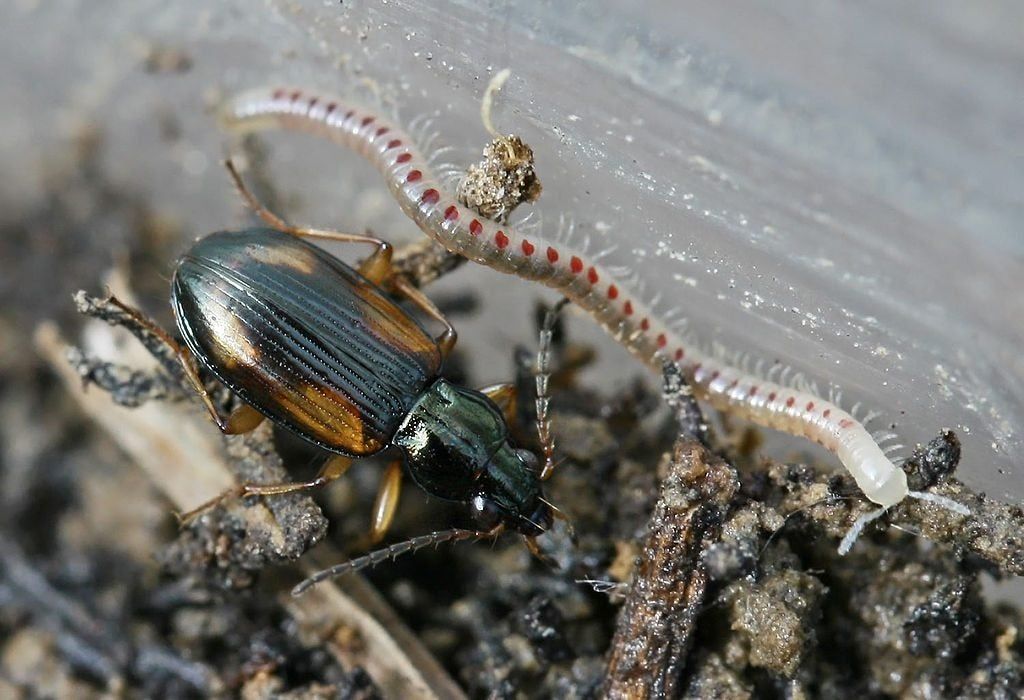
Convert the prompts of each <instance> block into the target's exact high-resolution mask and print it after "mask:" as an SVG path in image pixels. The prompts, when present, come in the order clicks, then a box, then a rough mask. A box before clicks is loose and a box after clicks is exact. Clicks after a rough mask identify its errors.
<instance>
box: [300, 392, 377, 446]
mask: <svg viewBox="0 0 1024 700" xmlns="http://www.w3.org/2000/svg"><path fill="white" fill-rule="evenodd" d="M301 395H302V397H303V400H302V401H301V402H297V403H300V406H298V407H299V408H301V409H305V412H303V411H301V410H300V411H296V412H295V414H294V419H295V421H296V423H299V424H300V425H301V426H302V429H303V431H304V432H306V433H308V434H309V435H312V436H313V437H315V438H316V439H317V440H319V441H320V442H322V443H324V444H326V445H331V446H334V447H338V448H341V449H343V450H345V451H346V452H352V453H354V454H371V453H373V452H378V451H380V449H381V447H383V445H381V443H380V441H379V440H378V439H377V438H375V437H373V436H370V435H367V434H366V423H365V422H364V421H363V418H362V414H361V413H360V412H359V410H358V409H357V408H356V406H355V405H354V404H353V403H352V400H351V399H349V397H347V396H345V395H344V394H342V393H340V392H337V391H328V390H324V389H323V388H320V387H316V386H313V385H312V384H305V385H303V386H302V388H301ZM308 414H312V415H308Z"/></svg>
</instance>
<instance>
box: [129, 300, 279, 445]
mask: <svg viewBox="0 0 1024 700" xmlns="http://www.w3.org/2000/svg"><path fill="white" fill-rule="evenodd" d="M110 303H111V304H113V305H114V306H116V307H117V308H119V309H121V311H123V312H125V313H126V314H128V315H129V316H131V317H132V319H133V320H134V321H135V322H136V323H137V324H138V325H140V326H142V327H143V328H145V329H146V330H147V331H149V332H150V333H152V334H153V335H154V336H156V337H157V338H159V339H160V341H161V342H162V343H164V344H165V345H166V346H167V347H168V348H170V349H171V352H173V353H174V355H175V356H176V357H177V358H178V362H179V363H180V364H181V369H182V372H184V374H185V378H186V379H188V383H189V384H191V385H192V388H193V389H195V391H196V393H197V394H199V399H200V400H201V401H202V402H203V406H205V407H206V410H207V411H208V412H209V414H210V416H211V417H212V418H213V422H214V423H216V424H217V427H218V428H220V429H221V431H223V432H225V433H227V434H229V435H232V434H234V433H244V432H246V430H252V429H253V428H255V427H256V426H257V425H259V421H256V422H255V423H252V418H251V416H248V415H247V414H245V415H240V416H238V417H237V418H236V417H235V416H234V415H232V416H231V417H229V418H224V417H223V416H222V415H221V414H220V412H219V411H218V410H217V407H216V406H214V405H213V399H212V398H211V397H210V392H209V391H207V390H206V387H205V386H204V385H203V381H202V380H201V379H200V378H199V370H198V369H197V366H196V361H195V358H194V357H192V353H191V352H189V350H188V348H185V347H182V346H181V345H180V344H179V343H178V341H177V340H175V339H174V338H173V337H171V334H170V333H168V332H167V331H165V330H164V329H163V328H161V327H160V326H158V325H157V324H155V323H153V321H152V319H150V318H147V317H146V316H145V315H144V314H142V313H141V312H140V311H139V310H138V309H136V308H134V307H131V306H128V305H127V304H125V303H124V302H123V301H121V300H120V299H118V298H117V297H114V296H111V297H110ZM240 409H241V407H240V408H239V409H236V410H237V411H239V412H240V413H242V411H241V410H240ZM247 426H251V427H247ZM240 428H241V429H240Z"/></svg>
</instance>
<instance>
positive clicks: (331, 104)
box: [327, 102, 338, 115]
mask: <svg viewBox="0 0 1024 700" xmlns="http://www.w3.org/2000/svg"><path fill="white" fill-rule="evenodd" d="M337 108H338V103H337V102H328V103H327V114H328V115H330V114H333V113H334V110H336V109H337Z"/></svg>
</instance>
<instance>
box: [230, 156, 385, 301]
mask: <svg viewBox="0 0 1024 700" xmlns="http://www.w3.org/2000/svg"><path fill="white" fill-rule="evenodd" d="M224 167H226V168H227V169H228V174H230V175H231V179H232V181H234V183H235V187H236V188H237V189H238V193H239V194H240V195H242V199H244V200H245V203H246V205H248V207H249V208H250V209H252V210H253V213H255V214H256V216H258V217H260V218H261V219H262V220H263V222H264V223H266V224H267V225H268V226H270V227H271V228H275V229H277V230H278V231H281V232H282V233H288V234H291V235H293V236H296V237H298V238H321V239H323V240H327V241H340V242H343V243H369V244H371V245H375V246H377V250H375V251H373V253H372V254H371V255H370V257H368V258H366V260H364V261H363V262H362V263H361V264H360V265H359V272H360V273H361V274H362V275H363V276H364V277H366V279H368V280H370V282H372V283H373V284H377V285H379V284H381V283H382V282H384V281H385V280H387V279H388V278H389V277H390V276H391V274H392V273H391V255H392V253H393V252H394V248H392V247H391V244H390V243H388V242H387V241H383V240H381V239H379V238H375V237H374V236H366V235H363V234H359V233H343V232H341V231H326V230H323V229H318V228H306V227H303V226H293V225H291V224H289V223H288V222H287V221H285V220H284V219H282V218H281V217H280V216H278V215H277V214H275V213H274V212H272V211H270V210H269V209H267V208H266V207H265V206H264V205H263V204H262V203H261V202H260V201H259V200H258V199H256V195H254V194H253V193H252V192H251V191H249V188H248V187H246V186H245V182H244V181H243V180H242V176H241V175H239V174H238V170H236V169H235V164H234V163H232V162H231V160H230V159H228V160H226V161H224Z"/></svg>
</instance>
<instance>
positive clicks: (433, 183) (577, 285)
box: [223, 88, 909, 507]
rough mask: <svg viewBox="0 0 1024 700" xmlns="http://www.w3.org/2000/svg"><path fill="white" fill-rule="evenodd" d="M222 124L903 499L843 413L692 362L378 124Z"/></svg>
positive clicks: (704, 394)
mask: <svg viewBox="0 0 1024 700" xmlns="http://www.w3.org/2000/svg"><path fill="white" fill-rule="evenodd" d="M223 119H224V121H225V123H226V125H227V126H228V127H229V128H231V129H233V130H239V131H259V130H264V129H273V128H278V129H291V130H299V131H306V132H310V133H314V134H317V135H320V136H325V137H327V138H329V139H331V140H332V141H335V142H337V143H339V144H341V145H343V146H345V147H348V148H351V149H353V150H355V151H356V152H358V153H359V154H361V155H362V156H363V157H365V158H367V159H368V160H369V161H370V162H371V163H373V165H374V166H376V168H377V169H378V170H379V171H380V172H381V174H382V175H383V176H384V178H385V181H386V182H387V185H388V187H389V188H390V190H391V193H392V194H393V195H394V197H395V199H396V200H397V202H398V204H399V206H400V207H401V208H402V210H403V211H404V212H405V213H406V214H407V215H408V216H409V217H410V218H411V219H412V220H413V221H415V222H416V224H417V225H418V226H419V227H420V229H421V230H422V231H423V232H424V233H426V234H427V235H428V236H430V237H431V238H433V239H434V240H435V241H437V242H438V243H440V244H441V245H443V246H444V247H445V248H447V249H448V250H449V251H451V252H453V253H457V254H459V255H462V256H465V257H467V258H469V259H471V260H474V261H476V262H478V263H481V264H484V265H487V266H488V267H492V268H494V269H495V270H498V271H500V272H505V273H508V274H512V275H516V276H518V277H522V278H524V279H528V280H534V281H537V282H541V283H543V284H545V285H547V286H549V287H552V288H554V289H557V290H558V291H559V292H561V293H562V294H564V295H565V296H567V297H569V298H570V299H572V300H573V301H574V302H575V303H576V304H578V305H579V306H580V307H582V308H583V309H585V310H586V311H587V312H588V313H590V315H591V316H593V317H594V318H595V319H596V320H597V321H598V323H600V324H601V325H602V326H603V327H604V328H605V329H606V330H607V331H608V332H609V333H610V334H611V335H612V336H613V337H614V338H615V339H616V340H617V341H618V342H620V343H622V344H623V345H625V346H626V347H627V348H628V349H629V350H630V351H631V352H632V353H633V354H635V355H636V356H637V357H639V358H640V359H642V360H644V361H645V362H646V363H647V364H648V365H649V366H651V367H652V368H653V369H655V370H656V371H660V370H661V367H662V362H663V360H665V359H670V360H672V361H675V362H676V363H678V364H679V366H680V367H681V369H682V370H683V372H684V374H685V375H686V377H687V379H688V380H689V382H690V384H691V385H692V386H693V388H694V390H695V391H696V392H697V395H698V396H699V397H700V398H702V399H705V400H707V401H708V402H709V403H711V405H713V406H714V407H715V408H717V409H719V410H722V411H726V412H729V413H731V414H734V415H738V416H742V417H744V418H747V419H749V420H750V421H752V422H753V423H755V424H757V425H761V426H764V427H768V428H773V429H775V430H780V431H782V432H785V433H789V434H791V435H797V436H800V437H805V438H807V439H809V440H813V441H814V442H817V443H818V444H820V445H822V446H824V447H825V448H826V449H828V450H830V451H831V452H833V453H834V454H835V455H836V456H837V457H838V458H839V460H840V461H841V462H842V463H843V465H844V466H845V467H846V469H847V470H848V471H849V472H850V474H851V475H852V476H853V477H854V479H855V480H856V482H857V485H858V486H859V487H860V488H861V490H862V491H863V492H864V495H865V496H867V497H868V498H869V499H871V500H872V501H874V502H875V503H877V504H879V505H881V506H883V507H889V506H892V505H894V504H896V503H898V502H899V501H901V500H902V499H903V498H904V497H906V496H907V495H909V492H908V488H907V480H906V475H905V474H904V472H903V470H902V469H900V468H898V467H897V466H896V465H895V464H893V462H892V461H891V460H890V459H889V458H888V457H887V456H886V454H885V452H884V451H883V449H882V448H881V447H880V446H879V445H878V443H877V442H876V441H875V439H874V438H873V437H872V436H871V434H870V433H869V432H868V430H867V429H866V428H865V427H864V426H863V425H862V424H861V423H860V422H859V421H858V420H856V419H855V418H854V416H852V415H851V414H850V413H849V412H847V411H844V410H843V409H841V408H839V407H838V406H837V405H835V404H834V403H831V402H829V401H827V400H824V399H822V398H821V397H818V396H816V395H814V394H813V393H810V392H807V391H800V390H796V389H794V388H792V387H789V386H785V385H783V384H778V383H774V382H771V381H767V380H765V379H764V378H763V377H757V376H754V375H750V374H746V373H744V372H742V371H740V370H739V369H738V368H735V367H732V366H730V365H728V364H726V363H725V362H723V361H722V360H720V359H718V358H716V357H714V356H712V355H710V354H707V353H702V352H701V351H699V350H698V349H697V348H694V347H691V346H689V345H687V344H686V342H685V341H684V339H683V337H682V336H681V335H680V334H679V333H677V332H675V331H673V330H672V329H671V328H669V327H668V326H667V325H666V324H665V323H663V322H661V321H659V319H658V318H657V317H656V316H655V315H654V314H653V313H652V312H651V310H650V309H649V308H648V307H647V306H646V305H645V304H644V303H643V302H642V301H641V300H640V299H638V298H637V297H636V296H634V295H633V294H631V293H630V290H629V289H627V288H626V286H625V285H624V284H623V283H622V282H621V281H620V280H616V279H615V278H613V276H612V275H611V274H610V272H609V271H608V270H607V269H605V268H603V267H601V266H599V265H598V264H597V263H596V262H594V261H593V260H588V257H587V256H586V255H585V254H584V253H582V252H579V251H575V250H572V249H571V248H569V247H567V246H565V245H563V244H561V243H555V242H552V241H547V240H544V239H542V238H540V237H539V236H536V235H527V234H525V233H524V232H521V231H517V230H516V228H515V227H513V226H508V225H505V224H501V223H496V222H494V221H491V220H489V219H486V218H484V217H482V216H480V215H478V214H477V213H475V212H474V211H472V210H471V209H469V208H467V207H465V206H462V205H461V204H460V203H459V202H458V201H456V199H455V198H454V196H453V195H452V194H451V193H450V192H447V191H445V189H444V187H443V186H442V184H441V183H440V181H439V180H438V179H437V178H436V177H435V176H434V174H433V173H432V172H431V169H430V167H429V165H428V161H427V160H426V158H424V157H423V155H422V154H421V153H420V152H419V151H418V150H417V149H416V147H415V145H414V144H413V143H412V141H411V139H410V137H409V136H408V135H407V134H406V133H404V132H403V131H402V130H401V129H400V128H399V127H398V126H396V125H395V124H393V123H391V122H390V121H388V120H386V119H384V118H382V117H381V116H379V115H378V114H375V113H373V112H371V111H367V110H366V109H362V108H359V107H356V106H353V105H350V104H348V103H346V102H345V101H343V100H341V99H338V98H335V97H330V96H326V95H322V94H318V93H315V92H311V91H305V90H299V89H294V88H272V89H261V90H254V91H251V92H247V93H244V94H242V95H239V96H238V97H236V98H234V99H233V100H231V101H230V102H229V103H228V104H227V105H226V108H225V110H224V112H223Z"/></svg>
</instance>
